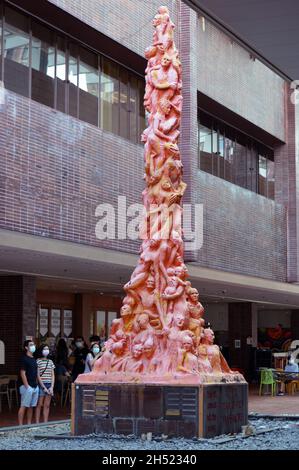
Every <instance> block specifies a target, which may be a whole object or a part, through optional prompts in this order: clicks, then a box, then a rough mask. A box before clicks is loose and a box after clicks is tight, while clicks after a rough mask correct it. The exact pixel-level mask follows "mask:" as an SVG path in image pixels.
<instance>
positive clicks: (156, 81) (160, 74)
mask: <svg viewBox="0 0 299 470" xmlns="http://www.w3.org/2000/svg"><path fill="white" fill-rule="evenodd" d="M149 81H150V83H151V85H152V87H153V89H152V92H151V97H150V109H151V113H152V114H155V113H156V112H157V110H158V103H159V102H160V100H163V101H165V102H166V101H168V100H171V98H173V96H174V94H175V92H176V90H177V88H178V83H179V75H178V71H177V68H176V67H175V66H174V64H173V59H172V57H171V56H170V55H169V54H168V53H167V52H166V53H165V54H164V55H163V57H162V58H161V64H160V66H159V68H156V67H154V68H153V69H152V70H151V71H150V72H149ZM169 112H170V109H169Z"/></svg>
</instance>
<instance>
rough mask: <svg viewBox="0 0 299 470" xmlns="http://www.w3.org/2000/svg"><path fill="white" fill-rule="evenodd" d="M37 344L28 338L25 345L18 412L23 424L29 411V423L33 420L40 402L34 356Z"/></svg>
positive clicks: (19, 419)
mask: <svg viewBox="0 0 299 470" xmlns="http://www.w3.org/2000/svg"><path fill="white" fill-rule="evenodd" d="M35 350H36V348H35V344H34V342H33V341H31V340H26V341H25V342H24V345H23V353H24V354H23V356H22V359H21V368H20V385H21V386H20V395H21V406H20V409H19V412H18V421H19V425H20V426H22V425H23V421H24V416H25V413H26V411H27V424H31V422H32V414H33V408H35V407H36V405H37V402H38V392H39V389H38V379H37V375H38V369H37V362H36V360H35V358H34V357H33V354H34V353H35Z"/></svg>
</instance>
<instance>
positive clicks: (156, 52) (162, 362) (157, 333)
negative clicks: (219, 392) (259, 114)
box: [78, 6, 230, 384]
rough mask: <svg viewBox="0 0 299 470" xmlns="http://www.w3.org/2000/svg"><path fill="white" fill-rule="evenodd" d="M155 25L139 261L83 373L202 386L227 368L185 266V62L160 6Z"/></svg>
mask: <svg viewBox="0 0 299 470" xmlns="http://www.w3.org/2000/svg"><path fill="white" fill-rule="evenodd" d="M153 26H154V34H153V42H152V45H151V46H150V47H148V48H147V49H146V51H145V57H146V59H147V67H146V71H145V72H146V81H145V94H144V103H143V104H144V107H145V109H146V117H147V128H146V129H145V130H144V132H143V134H142V137H141V140H142V141H143V142H144V144H145V145H144V182H145V188H144V190H143V192H142V201H143V205H144V213H143V215H142V218H141V223H140V231H139V238H140V239H141V240H142V243H141V247H140V253H139V261H138V264H137V266H136V268H135V269H134V271H133V272H132V275H131V278H130V280H129V281H128V282H127V283H126V284H125V286H124V290H125V297H124V299H123V303H122V307H121V310H120V318H117V319H116V320H113V322H112V325H111V328H110V334H109V339H108V340H107V341H106V343H105V348H104V351H103V354H102V356H101V358H100V359H98V360H97V361H96V363H95V365H94V369H93V371H92V372H91V373H90V374H85V376H86V378H85V379H84V375H81V376H79V379H78V380H79V381H80V380H82V381H83V382H84V381H85V382H90V383H92V381H95V383H101V382H103V383H109V382H110V380H111V381H113V380H114V381H116V382H118V381H119V382H126V381H127V382H132V381H142V380H143V381H144V382H145V383H155V384H156V383H157V384H158V383H163V384H164V383H168V382H169V383H173V381H174V380H176V381H177V382H176V383H177V384H179V383H180V382H179V380H181V381H182V383H186V382H188V383H189V381H190V380H191V383H192V380H193V378H194V381H195V382H196V383H198V381H199V380H201V379H202V378H203V380H214V379H213V376H214V375H215V377H216V379H215V380H216V381H217V380H218V381H219V380H220V378H219V374H224V373H225V374H226V375H227V373H230V369H229V367H228V365H227V363H226V361H225V360H224V358H223V356H222V354H221V352H220V350H219V348H218V346H216V345H215V344H214V334H213V332H212V330H210V329H207V328H206V329H204V319H203V314H204V309H203V307H202V305H201V303H200V302H199V298H198V291H197V290H196V289H193V288H192V286H191V282H190V281H189V280H188V270H187V268H186V265H185V264H184V243H183V230H182V212H183V208H182V197H183V196H184V193H185V191H186V187H187V185H186V183H185V182H184V181H183V170H184V167H183V155H182V158H181V154H180V150H179V147H178V141H179V137H180V125H181V117H182V103H183V97H182V67H181V62H180V59H179V56H178V52H177V49H176V46H175V43H174V24H173V23H172V21H171V19H170V15H169V10H168V8H167V7H166V6H161V7H160V8H159V9H158V13H157V15H156V16H155V18H154V20H153ZM208 374H209V377H207V378H206V379H205V376H206V375H208ZM217 374H218V377H217ZM199 376H201V377H199ZM96 378H97V380H96ZM225 379H227V377H226V378H225Z"/></svg>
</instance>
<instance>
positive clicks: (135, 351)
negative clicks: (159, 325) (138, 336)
mask: <svg viewBox="0 0 299 470" xmlns="http://www.w3.org/2000/svg"><path fill="white" fill-rule="evenodd" d="M142 353H143V346H142V344H139V343H137V344H134V345H133V347H132V356H133V357H134V359H139V358H140V357H141V355H142Z"/></svg>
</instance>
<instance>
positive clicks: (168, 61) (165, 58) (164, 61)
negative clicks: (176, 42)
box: [161, 53, 172, 69]
mask: <svg viewBox="0 0 299 470" xmlns="http://www.w3.org/2000/svg"><path fill="white" fill-rule="evenodd" d="M171 62H172V59H171V57H170V55H168V54H166V53H165V54H164V55H163V57H162V59H161V65H162V67H163V68H165V69H168V67H169V66H170V64H171Z"/></svg>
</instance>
